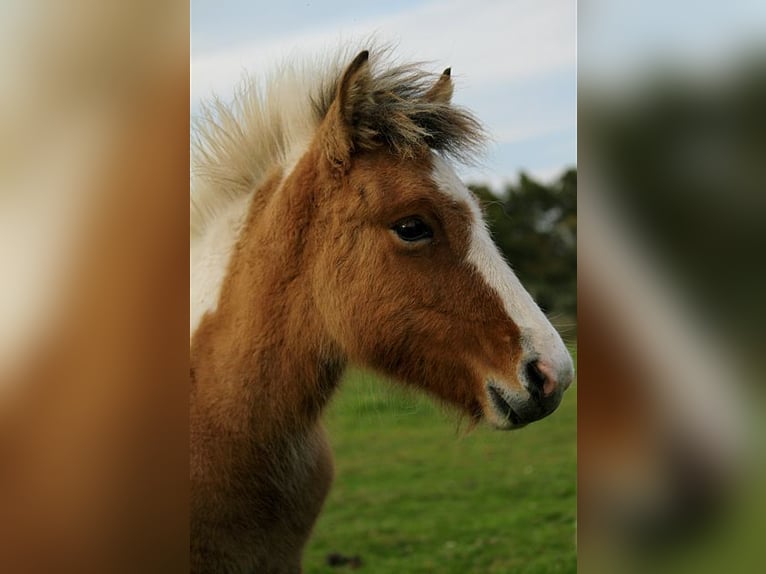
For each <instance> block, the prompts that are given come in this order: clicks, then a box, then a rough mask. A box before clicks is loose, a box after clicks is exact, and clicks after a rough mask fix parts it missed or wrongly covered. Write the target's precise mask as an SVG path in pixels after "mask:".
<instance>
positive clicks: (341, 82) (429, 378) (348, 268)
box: [191, 51, 573, 573]
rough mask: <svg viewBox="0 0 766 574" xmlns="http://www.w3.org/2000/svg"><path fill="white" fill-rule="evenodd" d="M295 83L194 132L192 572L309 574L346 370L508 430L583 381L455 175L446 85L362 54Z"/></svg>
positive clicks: (472, 131) (470, 125) (459, 123)
mask: <svg viewBox="0 0 766 574" xmlns="http://www.w3.org/2000/svg"><path fill="white" fill-rule="evenodd" d="M284 74H285V77H283V78H281V79H280V82H279V83H278V85H276V83H275V87H273V88H272V91H271V92H269V91H267V93H265V94H254V93H253V92H252V91H251V92H250V93H249V94H247V93H246V94H243V95H242V96H241V97H240V99H239V100H238V103H237V104H236V106H237V107H236V108H235V111H231V110H229V109H227V108H225V107H223V106H222V105H220V104H214V105H213V106H214V107H215V108H216V109H215V110H213V111H208V114H207V118H206V120H203V122H202V124H201V125H200V141H199V142H198V145H197V151H196V157H195V165H196V169H197V174H198V179H197V181H196V182H195V183H196V185H197V186H198V187H197V189H196V190H195V195H194V202H193V205H192V315H191V319H192V325H191V331H192V336H191V384H192V390H191V441H192V443H191V451H192V466H191V473H192V541H191V553H192V567H193V570H194V571H195V572H264V573H271V572H274V573H282V572H285V573H295V572H300V568H301V566H300V560H301V552H302V549H303V546H304V544H305V543H306V540H307V539H308V536H309V533H310V531H311V528H312V526H313V524H314V522H315V520H316V518H317V515H318V513H319V511H320V508H321V506H322V503H323V500H324V498H325V496H326V494H327V492H328V489H329V487H330V482H331V480H332V472H333V471H332V459H331V453H330V451H329V449H328V446H327V443H326V440H325V436H324V432H323V430H322V426H321V423H320V420H319V419H320V415H321V412H322V409H323V407H324V406H325V404H326V403H327V401H328V400H329V398H330V396H331V395H332V393H333V392H334V391H335V388H336V387H337V384H338V381H339V380H340V378H341V376H342V374H343V371H344V369H345V368H346V365H347V364H348V363H350V362H353V363H355V364H359V365H364V366H367V367H370V368H372V369H375V370H377V371H379V372H381V373H384V374H385V375H387V376H389V377H393V378H395V379H398V380H400V381H403V382H405V383H408V384H411V385H415V386H418V387H420V388H422V389H423V390H424V391H426V392H428V393H430V394H431V395H433V396H435V397H436V398H438V399H440V400H441V401H443V402H446V403H449V404H452V405H454V406H455V407H457V408H458V409H460V410H462V411H463V412H464V413H466V414H467V415H468V416H470V417H471V418H472V419H474V420H477V421H478V420H480V419H486V420H487V421H488V422H489V423H490V424H492V425H494V426H495V427H497V428H501V429H512V428H518V427H521V426H524V425H526V424H527V423H530V422H532V421H535V420H537V419H540V418H541V417H544V416H546V415H548V414H550V413H551V412H552V411H553V410H554V409H555V408H556V407H557V406H558V404H559V402H560V400H561V396H562V393H563V392H564V390H565V389H566V388H567V386H568V385H569V384H570V382H571V380H572V374H573V367H572V362H571V359H570V357H569V354H568V353H567V351H566V348H565V347H564V345H563V343H562V341H561V339H560V337H559V336H558V334H557V333H556V331H555V330H554V328H553V327H552V326H551V325H550V323H549V322H548V321H547V320H546V318H545V316H544V315H543V313H542V312H541V311H540V310H539V308H538V307H537V306H536V305H535V303H534V302H533V301H532V299H531V297H530V296H529V294H528V293H527V292H526V291H525V290H524V289H523V288H522V286H521V285H520V283H519V281H518V279H517V278H516V277H515V276H514V274H513V272H512V271H511V270H510V268H509V267H508V265H507V264H506V263H505V262H504V261H503V259H502V257H501V255H500V254H499V252H498V251H497V248H496V247H495V246H494V244H493V243H492V240H491V238H490V236H489V234H488V232H487V230H486V228H485V226H484V223H483V221H482V216H481V212H480V209H479V206H478V204H477V201H476V199H475V198H474V197H473V196H472V194H471V193H470V192H469V191H468V189H467V188H466V187H465V186H464V185H463V184H462V183H461V182H460V181H459V179H458V178H457V176H456V174H455V172H454V171H453V168H452V167H451V166H450V164H449V163H448V161H447V158H449V157H458V158H460V157H465V156H466V155H468V154H470V153H471V151H472V150H474V149H475V148H476V147H477V145H479V144H480V143H481V130H480V127H479V125H478V124H477V122H476V121H475V120H474V119H473V117H472V116H471V115H470V114H468V113H467V112H466V111H464V110H462V109H460V108H458V107H455V106H453V105H452V104H451V96H452V82H451V79H450V74H449V70H447V71H445V72H444V74H443V75H442V76H441V77H440V78H438V79H437V80H436V81H434V80H432V79H431V76H430V75H428V74H426V73H424V72H422V71H420V70H419V69H417V68H416V67H414V66H398V67H394V66H390V65H389V66H386V65H385V62H371V61H370V59H369V58H368V52H366V51H365V52H362V53H360V54H359V55H358V56H357V57H356V58H354V59H353V61H352V62H350V64H349V65H348V66H347V67H346V68H345V70H342V69H340V68H339V67H337V66H335V67H333V66H328V67H327V69H325V70H323V71H321V72H320V73H319V74H314V75H310V74H306V73H304V75H302V76H299V75H292V76H291V75H290V72H289V70H285V71H284ZM307 79H308V80H312V81H313V87H311V88H310V89H309V93H307V94H300V96H303V97H304V98H305V99H301V98H300V97H299V94H298V93H297V92H296V91H297V90H298V89H300V87H301V86H305V85H307V81H306V80H307ZM249 154H251V155H249Z"/></svg>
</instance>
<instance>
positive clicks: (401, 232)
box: [391, 217, 434, 243]
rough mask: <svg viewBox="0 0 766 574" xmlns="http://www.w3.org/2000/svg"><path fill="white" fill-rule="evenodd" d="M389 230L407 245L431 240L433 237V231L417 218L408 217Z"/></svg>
mask: <svg viewBox="0 0 766 574" xmlns="http://www.w3.org/2000/svg"><path fill="white" fill-rule="evenodd" d="M391 229H392V230H393V231H394V232H395V233H396V234H397V235H398V236H399V239H401V240H402V241H407V242H409V243H413V242H416V241H423V240H424V239H431V238H432V237H433V236H434V232H433V230H432V229H431V228H430V227H429V226H428V224H426V223H424V222H423V220H422V219H420V218H419V217H408V218H406V219H402V220H401V221H397V222H396V223H394V225H393V227H391Z"/></svg>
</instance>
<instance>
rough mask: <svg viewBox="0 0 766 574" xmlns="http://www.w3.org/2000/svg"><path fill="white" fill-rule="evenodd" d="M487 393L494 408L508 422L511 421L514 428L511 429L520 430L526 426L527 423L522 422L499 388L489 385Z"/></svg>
mask: <svg viewBox="0 0 766 574" xmlns="http://www.w3.org/2000/svg"><path fill="white" fill-rule="evenodd" d="M487 391H488V393H489V399H490V401H491V403H492V407H493V408H494V409H495V411H496V412H497V413H498V414H500V415H501V416H502V417H503V418H504V419H505V420H506V421H509V422H510V423H511V425H512V426H511V427H509V428H520V427H522V426H524V424H525V423H524V422H523V421H522V419H521V417H520V416H519V415H518V413H517V412H516V411H514V410H513V407H512V406H511V404H510V403H509V402H508V400H507V399H506V398H505V396H504V395H503V393H502V392H500V390H499V389H498V388H497V387H495V385H494V384H492V383H488V384H487Z"/></svg>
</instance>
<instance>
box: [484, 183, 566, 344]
mask: <svg viewBox="0 0 766 574" xmlns="http://www.w3.org/2000/svg"><path fill="white" fill-rule="evenodd" d="M469 187H470V189H471V190H472V191H473V192H474V194H476V196H477V197H478V198H479V199H480V201H481V203H482V206H483V208H484V213H485V217H486V220H487V223H488V225H489V228H490V231H491V232H492V237H493V239H494V240H495V243H496V244H497V245H498V247H499V248H500V250H501V252H502V253H503V255H504V256H505V258H506V260H507V261H508V263H510V265H511V267H512V268H513V269H514V271H515V272H516V275H517V276H518V277H519V279H520V280H521V282H522V283H523V284H524V286H525V287H526V288H527V290H528V291H529V292H530V293H531V294H532V296H533V297H534V298H535V300H536V301H537V303H538V304H539V305H540V307H541V308H542V309H543V311H545V312H546V313H547V314H548V315H549V316H550V317H551V318H552V319H553V321H554V323H560V324H562V325H566V326H567V330H568V333H569V334H571V332H572V329H573V328H574V324H575V321H576V317H577V171H576V170H575V169H568V170H566V171H564V173H562V174H561V176H560V177H559V178H558V179H557V180H555V181H554V182H553V183H550V184H544V183H541V182H539V181H536V180H535V179H533V178H532V177H530V176H529V175H527V174H525V173H522V174H521V175H520V177H519V180H518V182H517V183H511V184H507V185H506V186H505V187H504V189H503V190H502V191H501V192H500V193H497V192H493V191H492V190H490V188H489V187H487V186H485V185H470V186H469Z"/></svg>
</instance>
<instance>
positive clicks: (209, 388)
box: [191, 162, 346, 440]
mask: <svg viewBox="0 0 766 574" xmlns="http://www.w3.org/2000/svg"><path fill="white" fill-rule="evenodd" d="M301 163H302V164H305V163H306V162H301ZM296 171H298V169H297V168H296ZM311 173H312V172H311V170H306V169H304V170H303V173H298V174H297V175H296V174H295V172H294V173H293V175H291V177H289V178H288V179H287V180H285V181H284V182H281V183H280V182H279V181H278V179H279V178H277V177H275V178H272V179H271V180H270V181H268V182H266V183H265V184H264V186H263V187H262V188H261V189H259V190H258V191H257V192H256V194H255V196H254V199H253V201H252V202H251V204H250V207H249V213H248V215H247V218H246V220H245V224H244V226H243V230H242V232H241V236H240V238H239V240H238V243H237V247H236V249H235V250H234V253H233V255H232V260H231V261H230V264H229V268H228V272H227V276H226V277H225V279H224V282H223V284H222V287H221V294H220V299H219V301H218V306H217V308H216V310H215V311H214V312H212V313H208V314H207V315H205V317H204V318H203V319H202V321H201V323H200V325H199V327H198V328H197V330H196V331H195V333H194V336H193V338H192V347H191V364H192V378H193V391H192V393H193V395H192V397H193V398H192V400H193V402H194V403H195V404H194V405H193V407H194V408H195V409H196V411H197V415H199V414H200V413H204V415H203V416H206V417H207V418H209V419H211V421H212V422H213V423H214V424H216V425H217V426H223V427H224V428H226V429H228V430H229V431H230V432H234V433H237V434H240V433H241V436H247V437H251V439H255V440H257V439H261V440H274V439H275V438H276V437H285V436H286V435H290V434H291V433H302V432H305V431H306V430H307V429H309V428H311V427H312V426H313V425H315V424H316V421H317V419H318V417H319V414H320V412H321V409H322V407H323V406H324V405H325V404H326V402H327V400H328V399H329V397H330V395H331V393H332V392H333V390H334V389H335V387H336V385H337V382H338V380H339V378H340V376H341V374H342V372H343V370H344V368H345V364H346V360H345V357H344V356H343V354H342V353H341V352H340V351H339V350H338V348H337V346H336V345H335V344H334V343H333V342H332V340H331V339H330V338H329V337H328V336H327V335H326V333H325V330H324V328H323V324H322V320H321V318H320V315H319V313H318V312H317V310H316V308H315V305H314V302H313V296H312V292H311V287H310V285H311V260H312V256H311V252H310V251H311V244H310V241H308V240H307V236H308V234H309V233H310V228H311V210H312V209H313V207H312V198H311V194H312V193H313V185H314V182H313V181H312V176H311ZM288 198H289V200H288Z"/></svg>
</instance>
